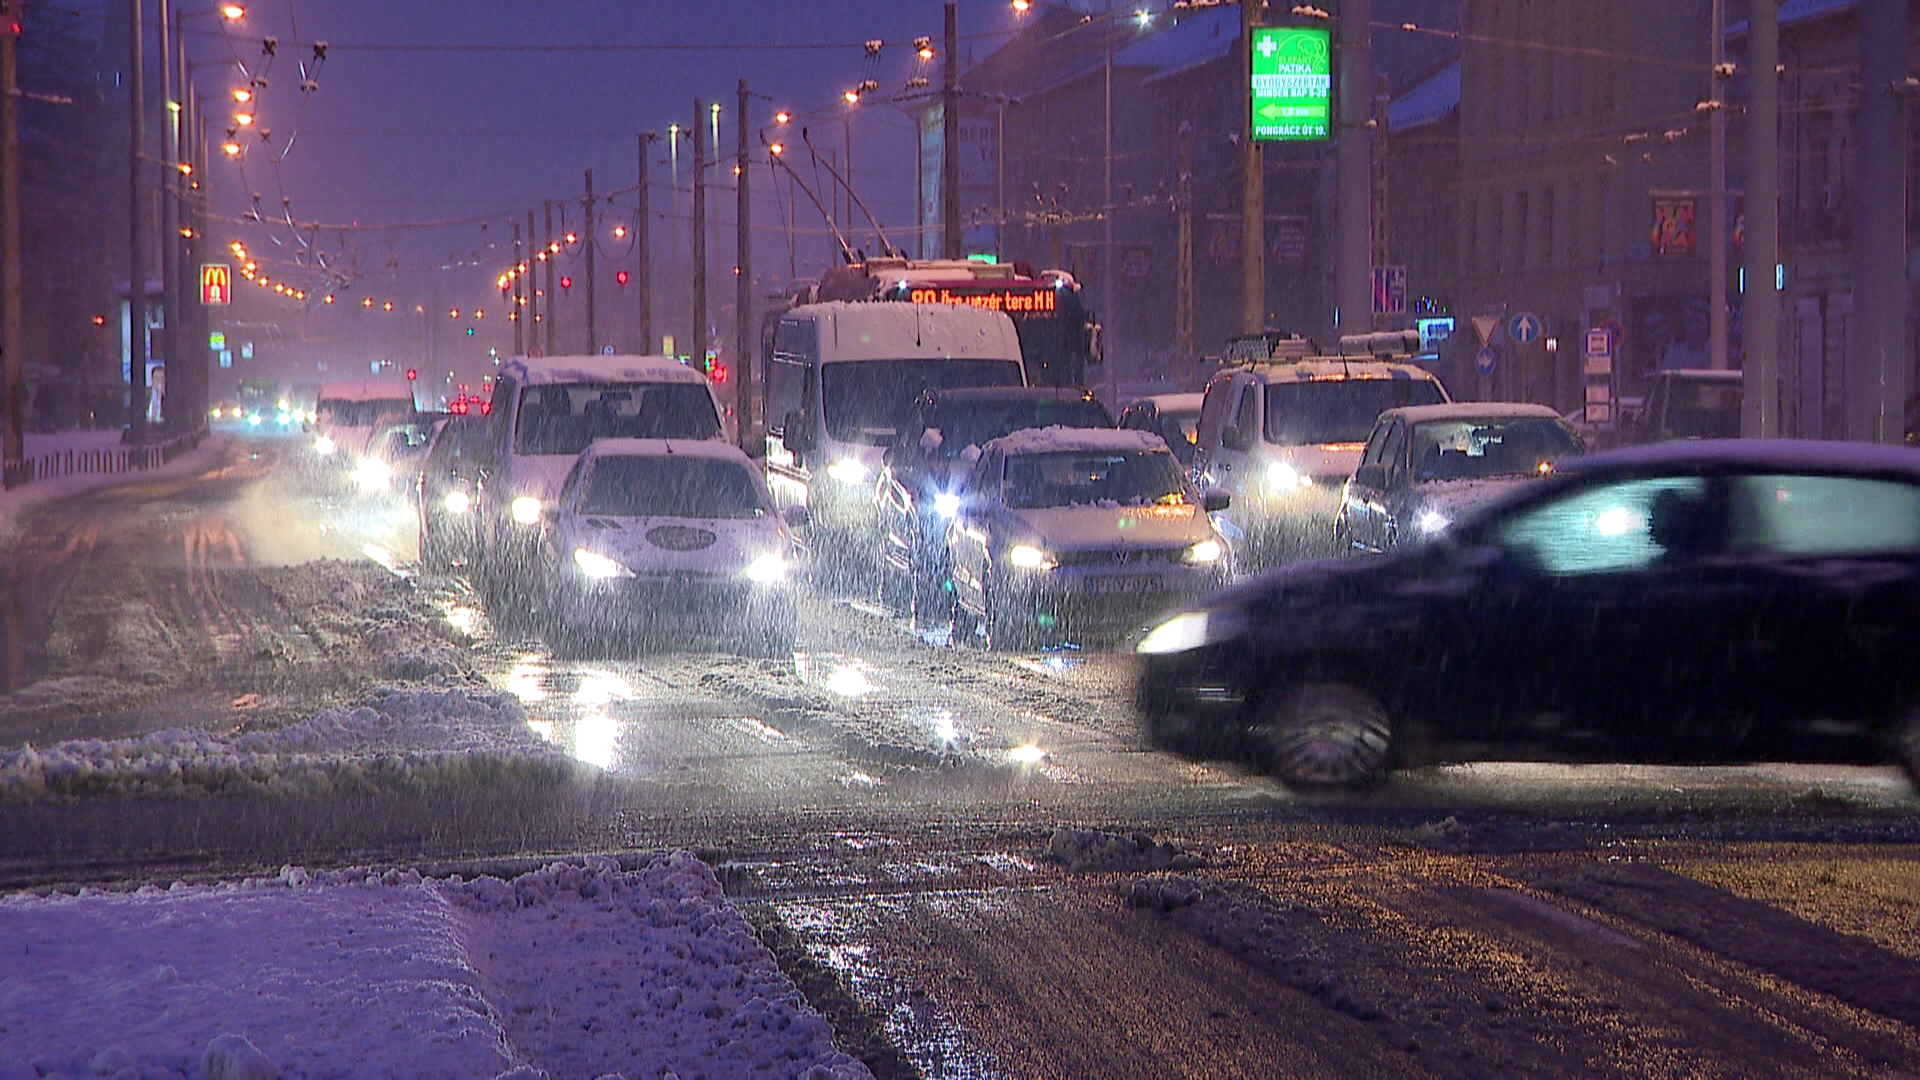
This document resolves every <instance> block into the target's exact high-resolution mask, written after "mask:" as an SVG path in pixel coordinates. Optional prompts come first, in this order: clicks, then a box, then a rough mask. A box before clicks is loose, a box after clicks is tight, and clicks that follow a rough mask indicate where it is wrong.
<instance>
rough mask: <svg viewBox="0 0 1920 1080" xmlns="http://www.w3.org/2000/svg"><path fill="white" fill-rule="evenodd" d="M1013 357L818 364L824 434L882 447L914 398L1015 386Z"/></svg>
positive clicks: (1018, 380) (1019, 378)
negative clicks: (958, 389) (970, 388)
mask: <svg viewBox="0 0 1920 1080" xmlns="http://www.w3.org/2000/svg"><path fill="white" fill-rule="evenodd" d="M1023 381H1024V375H1023V374H1022V372H1021V369H1020V362H1019V361H1017V360H950V359H924V360H845V361H839V362H836V363H831V364H822V365H820V392H821V394H822V395H823V397H822V402H821V404H822V406H823V407H824V411H825V412H826V418H827V434H828V435H829V436H831V437H832V438H834V439H836V440H838V441H840V442H852V443H868V444H871V445H874V446H884V445H886V444H888V443H890V442H892V441H893V437H894V432H895V428H896V427H897V426H898V425H899V423H900V420H901V417H902V416H903V414H905V413H906V411H907V410H908V409H910V408H912V407H913V399H914V398H917V397H919V396H920V395H921V394H923V393H925V392H927V391H928V390H948V389H953V388H955V387H961V386H1019V385H1021V384H1022V382H1023Z"/></svg>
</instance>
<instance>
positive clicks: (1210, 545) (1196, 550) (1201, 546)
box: [1187, 540, 1226, 566]
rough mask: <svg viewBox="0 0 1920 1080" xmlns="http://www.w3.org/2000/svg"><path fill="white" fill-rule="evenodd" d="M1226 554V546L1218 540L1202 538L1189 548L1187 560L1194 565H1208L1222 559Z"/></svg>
mask: <svg viewBox="0 0 1920 1080" xmlns="http://www.w3.org/2000/svg"><path fill="white" fill-rule="evenodd" d="M1224 554H1226V548H1224V547H1222V546H1221V545H1220V541H1218V540H1202V541H1200V542H1199V543H1197V544H1195V545H1193V546H1192V547H1190V548H1188V549H1187V562H1188V563H1190V564H1192V565H1194V566H1207V565H1209V564H1211V563H1217V562H1219V561H1220V556H1222V555H1224Z"/></svg>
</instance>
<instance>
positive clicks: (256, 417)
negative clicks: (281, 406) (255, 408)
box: [247, 413, 260, 427]
mask: <svg viewBox="0 0 1920 1080" xmlns="http://www.w3.org/2000/svg"><path fill="white" fill-rule="evenodd" d="M247 423H248V424H251V425H252V426H254V427H259V426H260V414H259V413H254V414H253V415H252V416H249V417H247Z"/></svg>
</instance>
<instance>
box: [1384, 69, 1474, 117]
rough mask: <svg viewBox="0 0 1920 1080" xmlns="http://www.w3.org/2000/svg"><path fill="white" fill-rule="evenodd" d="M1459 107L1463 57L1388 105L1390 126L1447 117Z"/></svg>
mask: <svg viewBox="0 0 1920 1080" xmlns="http://www.w3.org/2000/svg"><path fill="white" fill-rule="evenodd" d="M1459 107H1460V61H1458V60H1455V61H1454V62H1453V63H1451V64H1448V65H1447V66H1446V67H1443V68H1441V69H1440V70H1439V71H1436V72H1434V73H1433V74H1432V75H1430V76H1428V77H1427V78H1426V79H1423V80H1422V81H1420V82H1418V83H1415V84H1414V85H1413V86H1411V87H1408V88H1407V89H1406V90H1405V91H1403V92H1401V94H1400V96H1399V97H1397V98H1395V99H1393V101H1392V103H1391V104H1389V105H1388V106H1387V130H1388V131H1390V132H1399V131H1407V130H1409V129H1412V128H1418V127H1425V126H1426V125H1428V124H1434V123H1438V122H1439V121H1441V120H1444V119H1446V118H1447V117H1448V115H1450V114H1451V113H1453V112H1454V111H1455V110H1456V109H1458V108H1459Z"/></svg>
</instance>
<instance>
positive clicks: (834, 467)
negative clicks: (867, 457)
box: [827, 458, 873, 484]
mask: <svg viewBox="0 0 1920 1080" xmlns="http://www.w3.org/2000/svg"><path fill="white" fill-rule="evenodd" d="M872 474H873V470H872V469H869V468H867V463H866V462H864V461H856V460H854V459H853V458H845V459H842V460H840V461H836V462H834V463H833V464H831V465H829V466H827V475H828V476H831V477H833V478H834V479H835V480H838V481H840V482H841V483H843V484H864V483H866V482H867V477H869V476H871V475H872Z"/></svg>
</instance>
